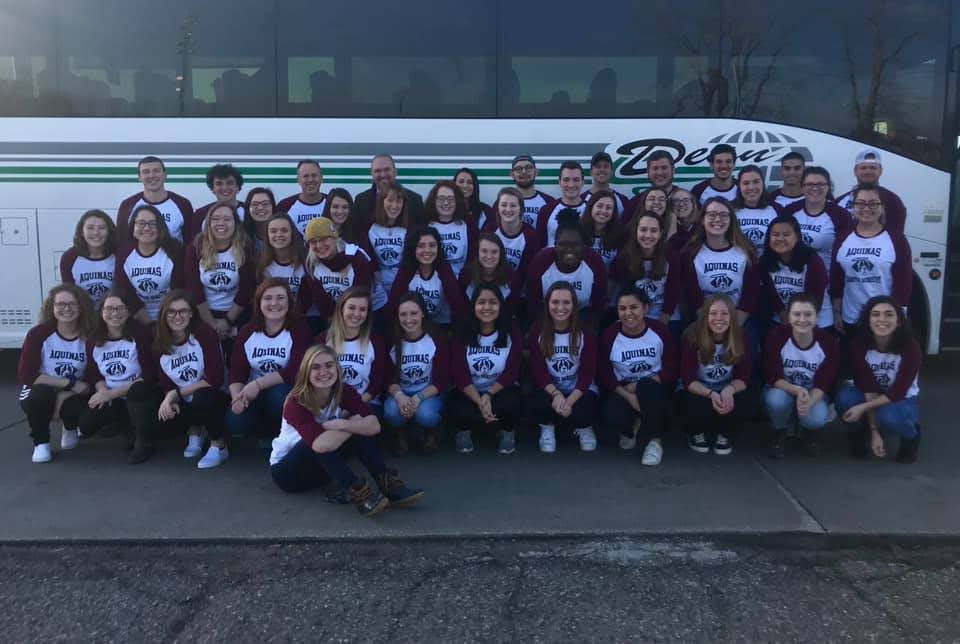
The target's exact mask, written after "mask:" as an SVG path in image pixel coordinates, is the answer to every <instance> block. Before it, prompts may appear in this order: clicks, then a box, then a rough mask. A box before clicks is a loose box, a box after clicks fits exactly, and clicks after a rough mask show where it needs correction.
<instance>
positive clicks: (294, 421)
mask: <svg viewBox="0 0 960 644" xmlns="http://www.w3.org/2000/svg"><path fill="white" fill-rule="evenodd" d="M347 389H348V388H347V387H344V393H346V390H347ZM283 419H284V420H285V421H287V423H288V424H289V425H290V426H291V427H293V428H294V429H295V430H297V433H298V434H300V438H302V439H303V442H305V443H306V444H307V445H310V446H312V445H313V441H315V440H317V437H318V436H319V435H320V434H322V433H323V431H324V429H323V426H322V425H320V423H318V422H317V419H316V418H314V416H313V412H311V411H310V410H309V409H307V408H306V407H304V406H303V405H301V404H300V403H299V402H297V399H296V398H294V397H293V396H288V397H287V400H286V402H285V403H283Z"/></svg>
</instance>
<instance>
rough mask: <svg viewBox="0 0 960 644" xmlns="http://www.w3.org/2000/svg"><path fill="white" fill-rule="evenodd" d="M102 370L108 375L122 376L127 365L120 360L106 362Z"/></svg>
mask: <svg viewBox="0 0 960 644" xmlns="http://www.w3.org/2000/svg"><path fill="white" fill-rule="evenodd" d="M103 371H104V373H106V374H107V375H108V376H122V375H123V374H124V373H126V372H127V367H126V365H124V364H123V363H122V362H108V363H107V367H106V369H104V370H103Z"/></svg>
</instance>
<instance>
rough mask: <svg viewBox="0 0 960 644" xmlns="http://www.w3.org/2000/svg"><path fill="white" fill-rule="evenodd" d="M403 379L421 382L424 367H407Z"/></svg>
mask: <svg viewBox="0 0 960 644" xmlns="http://www.w3.org/2000/svg"><path fill="white" fill-rule="evenodd" d="M403 377H404V378H405V379H406V380H419V379H420V378H423V368H422V367H416V366H414V367H407V368H406V369H404V370H403Z"/></svg>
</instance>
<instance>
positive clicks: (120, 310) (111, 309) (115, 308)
mask: <svg viewBox="0 0 960 644" xmlns="http://www.w3.org/2000/svg"><path fill="white" fill-rule="evenodd" d="M126 310H127V307H126V306H124V305H123V304H121V305H120V306H105V307H103V312H104V313H123V312H125V311H126Z"/></svg>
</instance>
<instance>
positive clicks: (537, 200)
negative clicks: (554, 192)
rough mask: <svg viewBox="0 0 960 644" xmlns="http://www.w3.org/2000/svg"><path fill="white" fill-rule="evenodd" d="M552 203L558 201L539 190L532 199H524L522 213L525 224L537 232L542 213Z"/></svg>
mask: <svg viewBox="0 0 960 644" xmlns="http://www.w3.org/2000/svg"><path fill="white" fill-rule="evenodd" d="M551 201H556V199H554V198H553V197H551V196H550V195H548V194H547V193H545V192H541V191H540V190H537V191H536V192H535V193H534V194H533V196H532V197H524V198H523V212H522V213H520V216H521V217H522V218H523V223H525V224H526V225H528V226H530V227H531V228H533V229H534V230H536V229H537V219H538V217H539V216H540V211H541V210H543V208H544V207H545V206H546V205H547V204H548V203H550V202H551Z"/></svg>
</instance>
